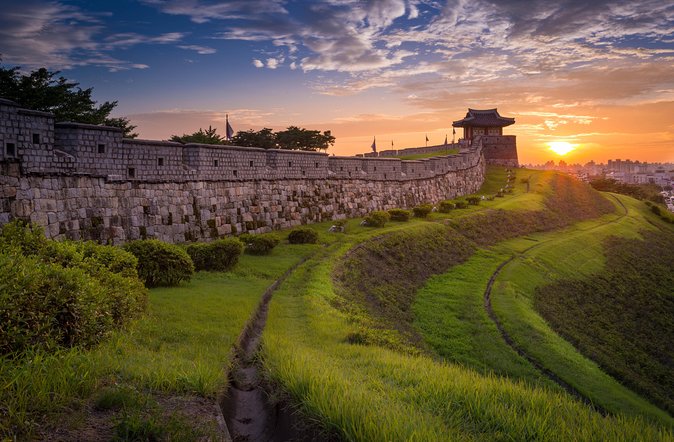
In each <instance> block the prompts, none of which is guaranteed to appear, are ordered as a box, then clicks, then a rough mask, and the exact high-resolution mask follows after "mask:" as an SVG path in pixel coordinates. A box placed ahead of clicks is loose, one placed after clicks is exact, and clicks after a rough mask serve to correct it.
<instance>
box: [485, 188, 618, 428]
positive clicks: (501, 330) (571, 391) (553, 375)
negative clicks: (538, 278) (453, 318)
mask: <svg viewBox="0 0 674 442" xmlns="http://www.w3.org/2000/svg"><path fill="white" fill-rule="evenodd" d="M611 196H612V197H613V198H615V200H616V201H618V203H619V204H620V206H621V208H622V209H623V213H622V214H621V215H620V216H619V217H618V218H616V219H612V220H610V221H606V222H603V223H601V224H598V225H596V226H593V227H591V228H589V229H585V230H584V231H589V230H594V229H597V228H599V227H602V226H605V225H607V224H612V223H616V222H618V221H620V220H621V219H623V218H624V217H625V216H627V214H628V210H627V207H625V205H624V204H623V202H622V201H620V199H619V198H617V197H615V196H614V195H611ZM549 241H550V240H547V241H543V242H540V243H538V244H535V245H533V246H531V247H528V248H526V249H524V250H523V251H522V252H520V253H519V254H518V255H513V256H511V257H510V258H508V259H506V260H505V261H503V262H502V263H501V264H499V266H498V267H497V268H496V270H495V271H494V273H492V275H491V277H490V278H489V282H488V283H487V288H486V289H485V291H484V307H485V309H486V311H487V315H489V318H490V319H491V320H492V322H493V323H494V324H495V325H496V328H497V329H498V331H499V333H500V334H501V338H503V340H504V341H505V343H506V344H507V345H508V346H509V347H510V348H512V349H513V350H515V352H516V353H517V354H518V355H520V356H521V357H523V358H524V359H526V360H527V361H529V363H530V364H531V365H533V366H534V367H535V368H536V369H537V370H538V371H540V372H541V373H542V374H543V375H544V376H545V377H547V378H548V379H550V380H551V381H553V382H555V383H556V384H557V385H559V386H560V387H562V388H563V389H564V390H566V391H567V392H568V393H569V394H571V395H572V396H575V397H576V398H578V399H580V400H581V401H583V402H584V403H585V404H587V405H589V406H590V407H592V408H594V409H595V410H596V411H598V412H599V413H601V414H602V415H604V416H606V415H607V414H608V412H607V411H606V410H605V409H604V408H602V407H601V406H599V405H597V404H595V403H593V402H592V399H590V398H589V397H588V396H585V395H584V394H583V393H581V392H580V391H578V390H577V389H576V388H575V387H573V386H572V385H570V384H569V383H568V382H566V381H565V380H564V379H562V378H560V377H559V376H557V374H556V373H555V372H553V371H552V370H550V369H548V368H547V367H545V366H544V365H543V364H542V363H540V362H539V361H538V360H537V359H535V358H534V357H533V356H531V355H530V354H528V353H527V352H526V351H525V350H524V349H523V348H522V347H520V346H519V345H518V344H517V343H516V342H515V341H514V340H513V338H512V337H511V336H510V335H509V334H508V332H507V331H506V329H505V328H504V327H503V324H502V323H501V321H499V319H498V317H497V316H496V314H495V313H494V309H493V308H492V305H491V291H492V288H493V287H494V283H495V282H496V279H497V278H498V276H499V274H500V273H501V271H502V270H503V269H504V268H505V266H507V265H508V264H510V263H511V262H512V261H513V260H514V259H515V258H516V257H518V256H519V257H524V256H525V255H526V254H527V252H530V251H531V250H533V249H535V248H538V247H540V246H542V245H544V244H546V243H548V242H549Z"/></svg>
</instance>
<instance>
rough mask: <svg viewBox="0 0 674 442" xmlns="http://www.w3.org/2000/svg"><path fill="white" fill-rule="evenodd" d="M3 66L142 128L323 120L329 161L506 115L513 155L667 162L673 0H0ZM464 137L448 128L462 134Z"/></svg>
mask: <svg viewBox="0 0 674 442" xmlns="http://www.w3.org/2000/svg"><path fill="white" fill-rule="evenodd" d="M0 54H1V57H2V65H3V66H4V67H12V66H16V65H19V66H21V67H22V69H24V70H26V71H29V70H30V69H34V68H38V67H47V68H49V69H52V70H60V71H61V72H62V75H64V76H65V77H66V78H68V79H72V80H75V81H78V82H79V83H80V84H81V86H82V87H93V89H94V93H93V95H94V99H96V100H98V101H99V102H103V101H107V100H115V101H118V106H117V108H116V109H115V111H114V114H115V115H116V116H126V117H129V118H130V119H131V122H132V123H133V124H136V125H137V126H138V127H137V132H139V134H140V136H141V137H142V138H147V139H167V138H169V137H170V136H171V135H173V134H178V135H181V134H183V133H192V132H194V131H196V130H198V129H199V128H200V127H203V128H206V127H208V126H209V125H212V126H213V127H216V128H217V129H218V131H219V133H222V134H224V131H225V130H224V129H225V127H224V126H225V115H226V114H229V120H230V123H231V125H232V126H233V128H234V130H235V131H239V130H248V129H254V130H258V129H261V128H263V127H270V128H272V129H274V130H281V129H284V128H285V127H287V126H290V125H296V126H300V127H306V128H309V129H318V130H331V131H332V134H333V135H334V136H335V137H336V139H337V141H336V144H335V146H334V147H332V148H331V149H329V152H330V153H335V154H337V155H351V154H354V153H361V152H366V151H368V150H369V149H370V145H371V143H372V140H373V137H375V136H376V139H377V146H378V147H379V150H383V149H386V148H390V147H391V145H393V147H394V148H396V149H400V148H404V147H414V146H422V145H424V144H425V137H426V136H428V138H429V140H430V141H429V144H441V143H443V142H444V140H445V137H446V136H447V137H448V138H449V140H451V139H452V127H451V123H452V121H453V120H459V119H461V118H463V117H464V116H465V114H466V111H467V108H476V109H488V108H494V107H496V108H498V110H499V112H500V114H501V115H503V116H508V117H514V118H515V121H516V123H515V125H513V126H509V127H507V128H505V129H504V133H505V134H511V135H517V144H518V151H519V156H520V162H523V163H542V162H545V161H547V160H550V159H553V160H559V159H560V158H561V157H560V156H559V155H557V154H555V153H554V152H553V151H551V150H550V147H549V144H548V143H551V142H567V143H571V144H572V145H573V147H574V148H575V149H574V150H572V151H571V152H570V153H568V154H567V155H566V156H565V157H564V158H563V159H564V160H565V161H567V162H571V163H575V162H580V163H584V162H586V161H589V160H595V161H598V162H605V161H606V160H608V159H615V158H621V159H632V160H641V161H651V162H658V161H659V162H665V161H670V162H674V2H672V1H668V0H665V1H663V0H657V1H601V0H593V1H589V0H556V1H550V0H531V1H528V0H512V1H508V0H493V1H489V0H449V1H436V0H341V1H338V0H314V1H293V0H231V1H213V0H139V1H131V0H116V1H97V0H89V1H65V0H51V1H48V0H20V1H16V0H2V8H0ZM461 135H462V131H461V130H457V135H456V138H457V139H458V138H459V137H460V136H461Z"/></svg>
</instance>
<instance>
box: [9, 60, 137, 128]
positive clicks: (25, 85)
mask: <svg viewBox="0 0 674 442" xmlns="http://www.w3.org/2000/svg"><path fill="white" fill-rule="evenodd" d="M59 74H60V72H59V71H49V70H47V69H45V68H40V69H38V70H36V71H33V72H31V73H30V74H22V73H20V67H19V66H16V67H13V68H10V69H6V68H3V67H0V97H3V98H7V99H9V100H12V101H15V102H16V103H18V104H19V105H20V106H23V107H26V108H28V109H34V110H38V111H44V112H51V113H53V114H54V117H55V119H56V121H76V122H78V123H87V124H103V125H106V126H113V127H119V128H120V129H122V130H124V136H125V137H126V138H136V137H137V136H138V134H136V133H133V130H134V129H135V128H136V126H134V125H132V124H131V123H130V122H129V120H128V119H127V118H125V117H117V118H111V117H110V113H111V112H112V110H113V109H114V108H115V107H116V106H117V101H106V102H104V103H102V104H100V105H97V104H96V102H95V101H94V100H92V98H91V93H92V92H93V88H88V89H82V88H80V87H79V83H77V82H74V81H69V80H67V79H66V78H64V77H62V76H58V75H59Z"/></svg>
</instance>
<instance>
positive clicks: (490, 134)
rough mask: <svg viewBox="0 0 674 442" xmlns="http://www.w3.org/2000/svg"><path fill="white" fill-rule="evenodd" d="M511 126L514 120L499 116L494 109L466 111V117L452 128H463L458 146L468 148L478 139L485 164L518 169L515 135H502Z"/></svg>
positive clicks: (454, 123)
mask: <svg viewBox="0 0 674 442" xmlns="http://www.w3.org/2000/svg"><path fill="white" fill-rule="evenodd" d="M511 124H515V119H514V118H507V117H502V116H500V115H499V113H498V111H497V110H496V109H486V110H478V109H468V113H466V116H465V117H464V118H463V119H461V120H458V121H454V122H453V123H452V126H453V127H462V128H463V139H460V140H459V144H463V145H469V146H470V145H473V142H474V141H476V140H477V139H478V138H479V141H480V142H481V143H482V146H483V147H482V149H483V152H484V157H485V159H486V160H487V164H498V165H501V166H509V167H518V166H519V161H518V159H517V140H516V139H515V135H503V128H504V127H506V126H510V125H511Z"/></svg>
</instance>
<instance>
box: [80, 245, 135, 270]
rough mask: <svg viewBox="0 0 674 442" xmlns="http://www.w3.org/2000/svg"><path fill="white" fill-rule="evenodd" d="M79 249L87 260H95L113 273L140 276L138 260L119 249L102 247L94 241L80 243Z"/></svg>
mask: <svg viewBox="0 0 674 442" xmlns="http://www.w3.org/2000/svg"><path fill="white" fill-rule="evenodd" d="M76 244H77V248H78V249H79V251H80V252H81V253H82V256H83V257H84V259H85V260H94V261H96V262H98V263H100V264H102V265H103V266H105V267H106V268H107V269H108V270H110V271H111V272H113V273H119V274H120V275H123V276H129V277H137V276H138V270H137V268H138V258H136V257H135V256H134V255H133V254H131V253H129V252H126V251H124V250H122V249H121V248H119V247H110V246H101V245H100V244H96V243H95V242H93V241H86V242H78V243H76Z"/></svg>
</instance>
